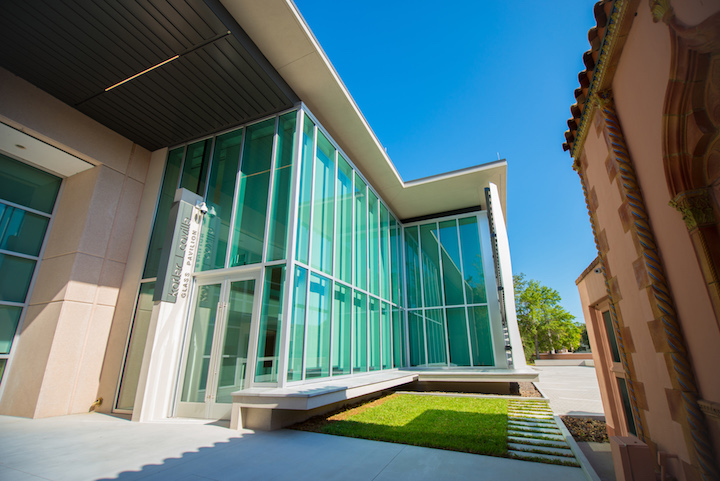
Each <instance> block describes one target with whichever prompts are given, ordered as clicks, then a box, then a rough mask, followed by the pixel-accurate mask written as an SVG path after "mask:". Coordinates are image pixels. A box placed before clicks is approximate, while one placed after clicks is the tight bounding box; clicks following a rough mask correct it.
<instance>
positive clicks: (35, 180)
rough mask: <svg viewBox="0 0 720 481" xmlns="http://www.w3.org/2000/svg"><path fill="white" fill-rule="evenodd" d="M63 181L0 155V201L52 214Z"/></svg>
mask: <svg viewBox="0 0 720 481" xmlns="http://www.w3.org/2000/svg"><path fill="white" fill-rule="evenodd" d="M61 183H62V179H61V178H60V177H57V176H54V175H52V174H49V173H47V172H43V171H42V170H40V169H37V168H35V167H33V166H31V165H27V164H25V163H23V162H18V161H17V160H15V159H11V158H10V157H7V156H5V155H2V154H0V199H4V200H7V201H8V202H12V203H14V204H19V205H22V206H25V207H29V208H31V209H35V210H39V211H41V212H45V213H46V214H50V213H52V211H53V207H54V206H55V199H57V195H58V191H59V190H60V184H61Z"/></svg>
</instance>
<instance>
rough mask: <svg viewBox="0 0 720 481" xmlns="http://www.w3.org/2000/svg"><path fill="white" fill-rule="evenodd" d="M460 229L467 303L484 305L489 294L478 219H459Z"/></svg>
mask: <svg viewBox="0 0 720 481" xmlns="http://www.w3.org/2000/svg"><path fill="white" fill-rule="evenodd" d="M459 227H460V249H461V251H462V263H463V270H464V271H465V292H466V295H467V303H468V304H483V303H486V302H487V294H486V293H485V274H484V273H483V263H482V252H481V248H480V234H479V231H478V223H477V217H475V216H473V217H465V218H464V219H459Z"/></svg>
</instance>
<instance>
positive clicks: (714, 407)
mask: <svg viewBox="0 0 720 481" xmlns="http://www.w3.org/2000/svg"><path fill="white" fill-rule="evenodd" d="M698 404H699V405H700V409H701V410H702V412H703V413H705V415H706V416H708V417H710V418H714V419H715V421H720V403H716V402H713V401H706V400H705V399H698Z"/></svg>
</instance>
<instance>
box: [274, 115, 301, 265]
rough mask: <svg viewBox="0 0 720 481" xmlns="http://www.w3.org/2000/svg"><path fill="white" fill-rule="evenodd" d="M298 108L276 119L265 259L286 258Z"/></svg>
mask: <svg viewBox="0 0 720 481" xmlns="http://www.w3.org/2000/svg"><path fill="white" fill-rule="evenodd" d="M296 121H297V112H290V113H289V114H285V115H283V116H281V117H280V119H279V120H278V122H279V123H278V139H277V147H276V149H275V171H274V174H273V175H274V179H273V194H272V206H271V210H270V231H269V232H268V246H267V260H268V261H275V260H280V259H284V258H285V250H286V249H287V240H288V216H289V212H290V191H291V190H292V189H291V187H290V184H291V182H292V160H293V155H294V152H295V123H296Z"/></svg>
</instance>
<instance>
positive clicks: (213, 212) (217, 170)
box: [197, 130, 243, 271]
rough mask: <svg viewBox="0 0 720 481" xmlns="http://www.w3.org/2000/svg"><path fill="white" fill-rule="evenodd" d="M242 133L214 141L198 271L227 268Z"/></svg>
mask: <svg viewBox="0 0 720 481" xmlns="http://www.w3.org/2000/svg"><path fill="white" fill-rule="evenodd" d="M242 134H243V132H242V130H236V131H234V132H229V133H227V134H224V135H221V136H220V137H218V138H217V139H216V140H215V153H214V154H213V161H212V168H211V169H210V178H209V180H208V193H207V197H206V199H205V202H206V203H207V207H208V213H207V214H205V216H204V217H203V225H202V232H201V233H200V245H199V250H198V260H197V269H198V270H201V271H206V270H209V269H222V268H223V267H225V255H226V252H227V243H228V237H229V235H230V220H231V218H232V202H233V194H234V193H235V178H236V176H237V171H238V164H239V163H240V149H241V148H242Z"/></svg>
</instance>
